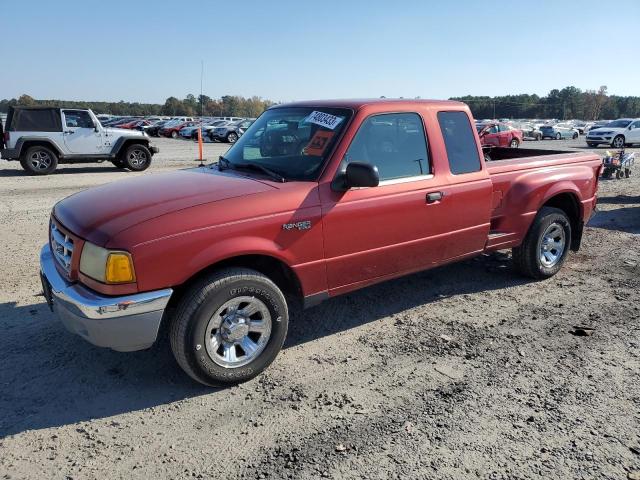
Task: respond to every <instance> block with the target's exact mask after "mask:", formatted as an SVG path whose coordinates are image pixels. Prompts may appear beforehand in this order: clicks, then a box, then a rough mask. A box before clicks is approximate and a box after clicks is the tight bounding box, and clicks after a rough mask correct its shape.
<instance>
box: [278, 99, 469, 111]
mask: <svg viewBox="0 0 640 480" xmlns="http://www.w3.org/2000/svg"><path fill="white" fill-rule="evenodd" d="M368 105H389V106H393V107H409V106H412V105H438V106H441V107H445V106H446V107H466V106H467V105H466V104H465V103H462V102H456V101H453V100H426V99H424V100H423V99H413V98H412V99H408V98H360V99H342V100H337V99H336V100H305V101H301V102H291V103H283V104H279V105H274V106H272V107H271V108H286V107H320V108H322V107H325V108H350V109H353V110H359V109H361V108H362V107H364V106H368Z"/></svg>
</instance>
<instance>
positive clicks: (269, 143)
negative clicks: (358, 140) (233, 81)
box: [225, 107, 351, 180]
mask: <svg viewBox="0 0 640 480" xmlns="http://www.w3.org/2000/svg"><path fill="white" fill-rule="evenodd" d="M350 117H351V111H350V110H348V109H342V108H322V107H316V108H313V107H284V108H272V109H270V110H267V111H266V112H264V113H263V114H262V115H261V116H260V117H259V118H258V119H257V120H256V121H255V122H254V123H253V124H252V125H251V126H250V127H249V128H248V129H247V131H246V132H245V133H244V135H242V136H241V137H240V138H239V139H238V141H237V142H236V143H235V144H234V145H233V147H231V149H230V150H229V151H228V152H227V153H226V154H225V158H226V160H227V161H228V164H227V165H226V166H229V167H230V168H234V166H235V167H240V168H242V166H246V165H248V164H257V165H259V166H261V167H264V168H267V169H269V170H271V171H273V172H275V173H277V174H278V175H281V176H282V177H284V178H285V179H287V180H316V179H317V177H318V175H319V173H320V170H321V168H322V166H323V164H324V162H325V161H326V159H327V157H328V155H329V153H330V152H331V149H332V148H333V145H334V144H335V142H336V140H337V138H338V137H339V136H340V133H341V132H342V131H343V130H344V128H345V126H346V125H347V123H348V121H349V119H350ZM255 171H259V170H257V169H256V170H255Z"/></svg>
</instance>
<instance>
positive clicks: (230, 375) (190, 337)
mask: <svg viewBox="0 0 640 480" xmlns="http://www.w3.org/2000/svg"><path fill="white" fill-rule="evenodd" d="M288 324H289V313H288V309H287V303H286V301H285V298H284V295H283V294H282V292H281V291H280V289H279V288H278V287H277V286H276V285H275V284H274V283H273V282H272V281H271V280H270V279H269V278H268V277H266V276H265V275H263V274H261V273H259V272H257V271H255V270H250V269H247V268H228V269H224V270H220V271H218V272H215V273H213V274H211V275H209V276H207V277H205V278H203V279H202V280H200V281H199V282H198V283H196V284H195V285H193V287H192V288H191V289H190V291H189V292H188V293H187V294H185V296H184V297H183V298H182V300H181V301H180V303H179V304H178V307H177V310H176V314H175V316H174V318H173V320H172V322H171V327H170V341H171V349H172V351H173V354H174V356H175V358H176V361H177V362H178V364H179V365H180V366H181V367H182V369H183V370H184V371H185V372H186V373H187V374H188V375H189V376H190V377H191V378H193V379H194V380H196V381H198V382H200V383H203V384H205V385H211V386H224V385H233V384H237V383H241V382H245V381H247V380H250V379H251V378H253V377H255V376H256V375H258V374H259V373H261V372H262V371H263V370H264V369H265V368H267V367H268V366H269V365H270V364H271V362H273V360H274V359H275V358H276V356H277V355H278V352H280V349H281V348H282V344H283V343H284V340H285V337H286V335H287V328H288Z"/></svg>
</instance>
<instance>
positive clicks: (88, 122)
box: [64, 110, 94, 128]
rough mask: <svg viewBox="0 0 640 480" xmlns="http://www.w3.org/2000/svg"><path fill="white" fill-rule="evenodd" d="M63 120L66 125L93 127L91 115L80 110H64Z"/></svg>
mask: <svg viewBox="0 0 640 480" xmlns="http://www.w3.org/2000/svg"><path fill="white" fill-rule="evenodd" d="M64 120H65V124H66V126H67V127H71V128H74V127H77V128H94V125H93V119H92V118H91V115H89V112H85V111H82V110H65V111H64Z"/></svg>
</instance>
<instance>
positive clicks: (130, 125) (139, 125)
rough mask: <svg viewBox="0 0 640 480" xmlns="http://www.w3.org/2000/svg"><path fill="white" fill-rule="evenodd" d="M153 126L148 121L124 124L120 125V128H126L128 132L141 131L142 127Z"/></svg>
mask: <svg viewBox="0 0 640 480" xmlns="http://www.w3.org/2000/svg"><path fill="white" fill-rule="evenodd" d="M148 125H151V122H149V121H147V120H134V121H132V122H128V123H123V124H122V125H118V128H125V129H127V130H139V129H140V128H142V127H145V126H148Z"/></svg>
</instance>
